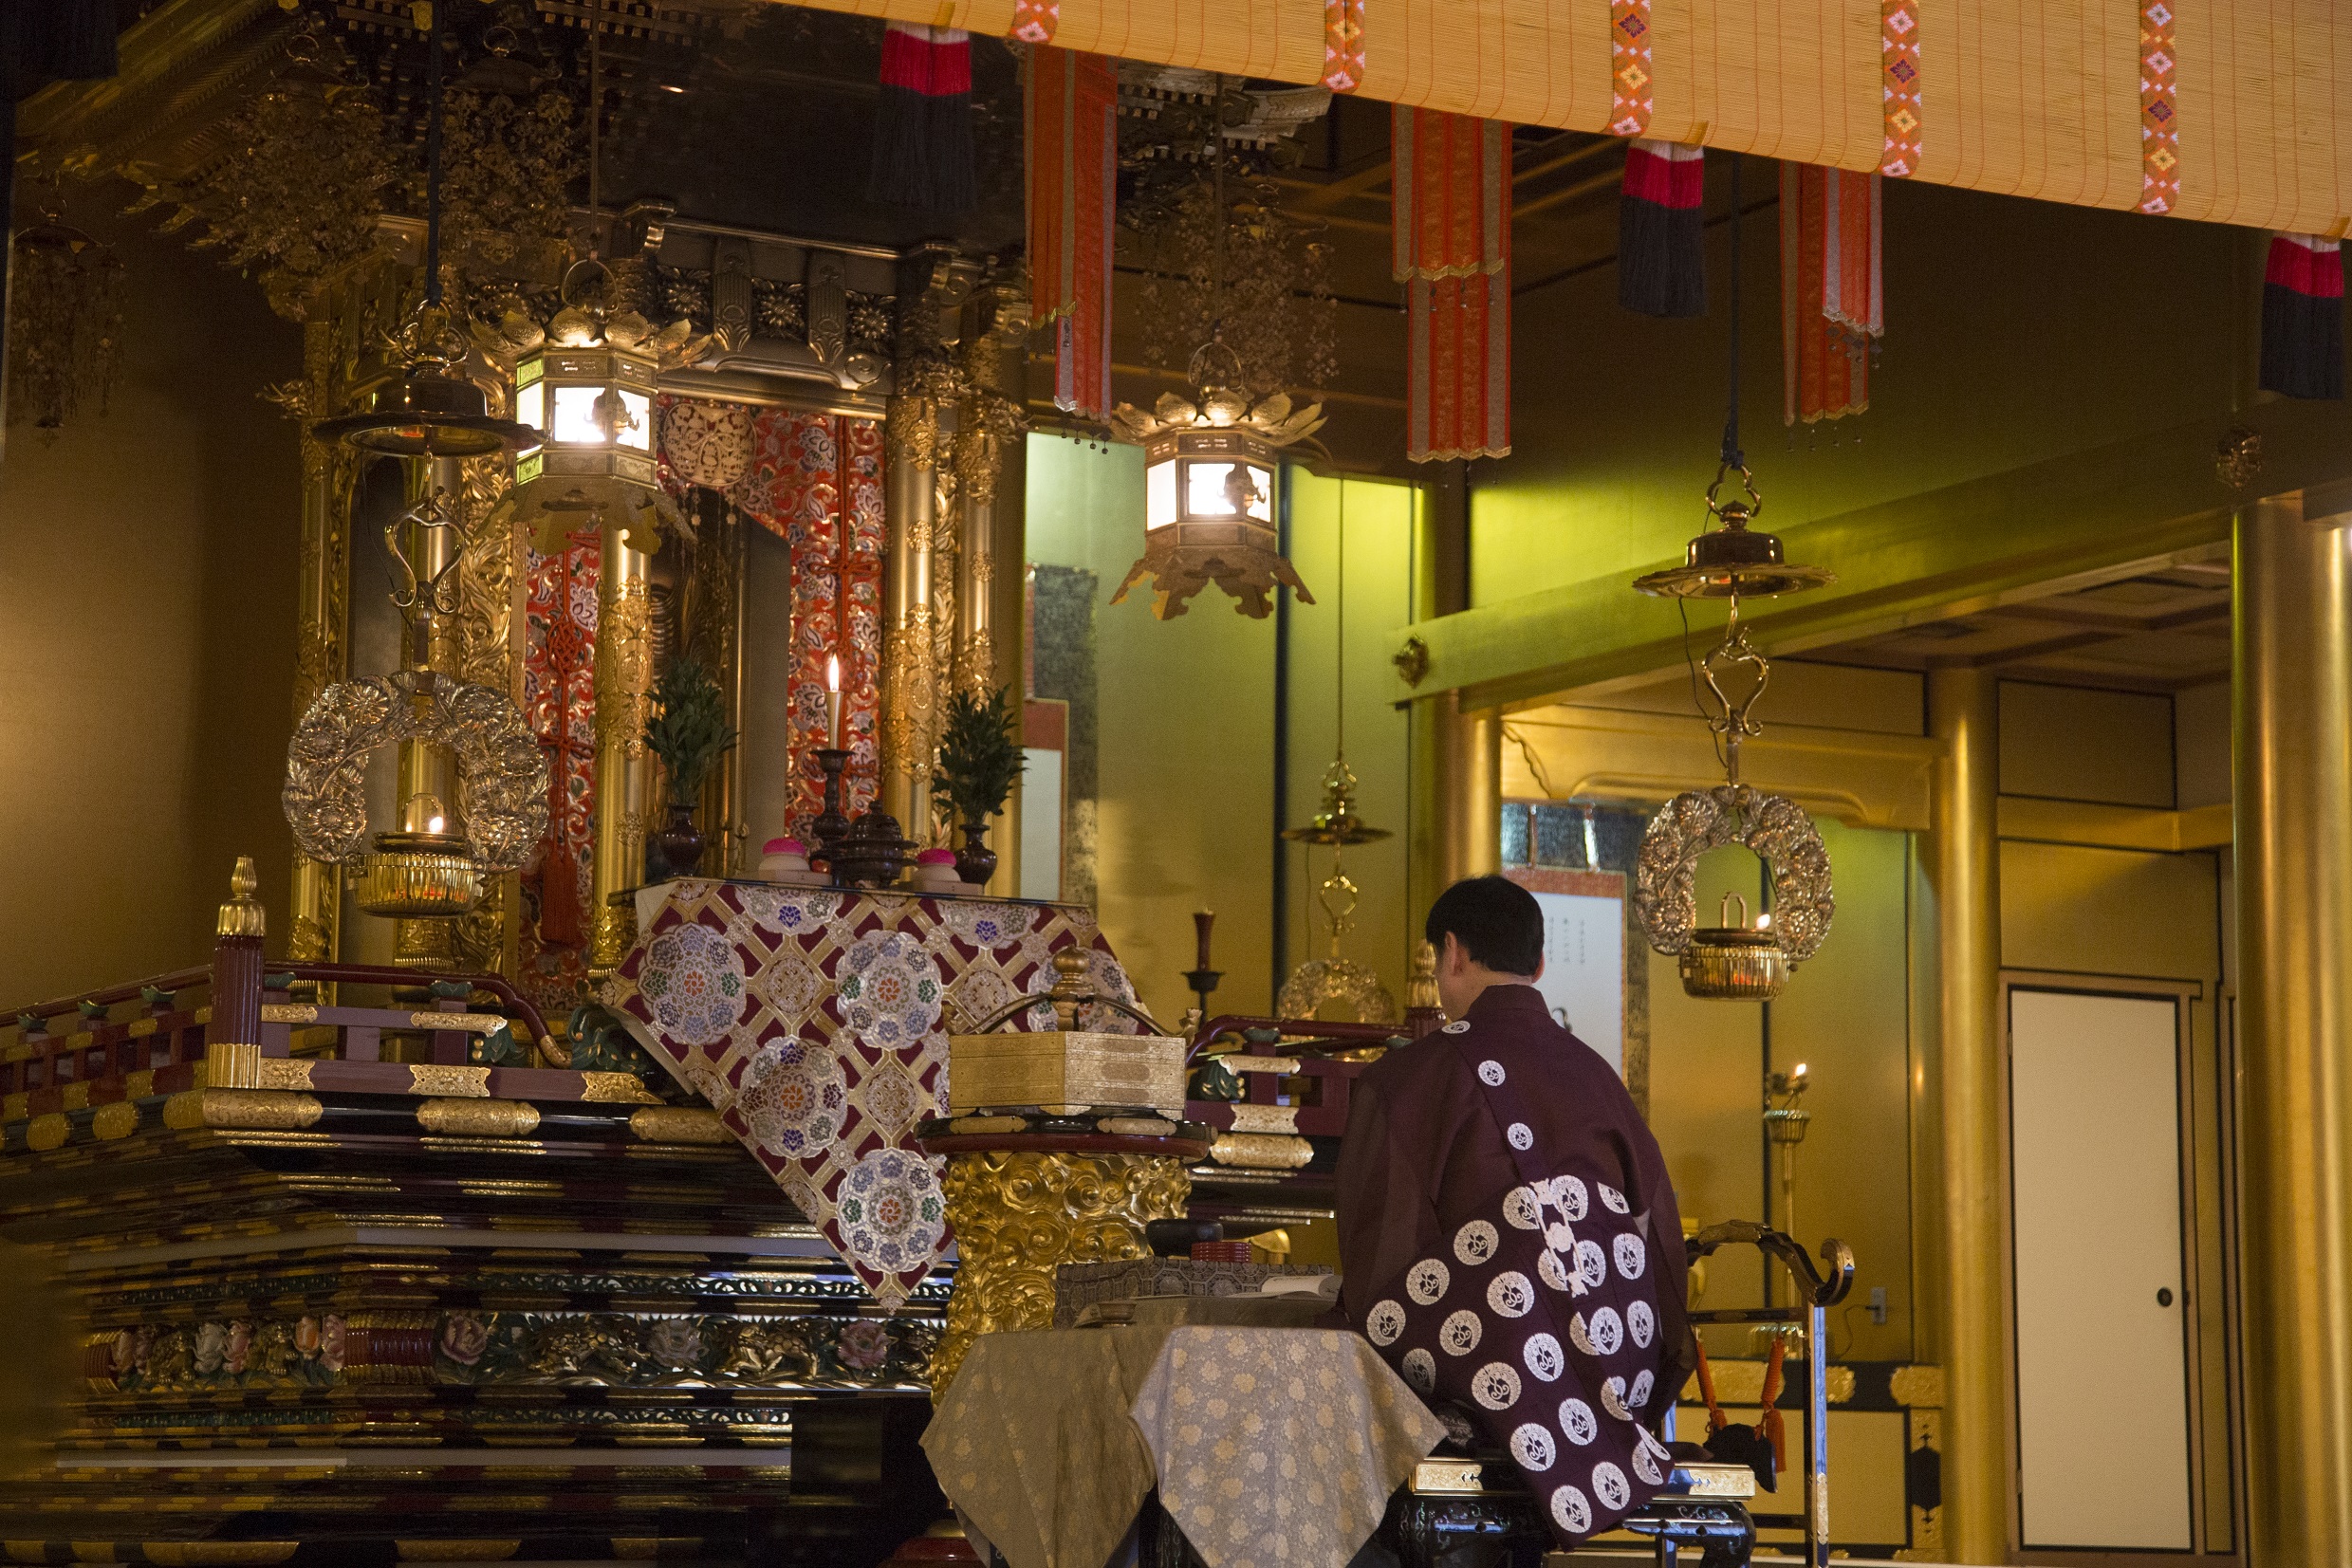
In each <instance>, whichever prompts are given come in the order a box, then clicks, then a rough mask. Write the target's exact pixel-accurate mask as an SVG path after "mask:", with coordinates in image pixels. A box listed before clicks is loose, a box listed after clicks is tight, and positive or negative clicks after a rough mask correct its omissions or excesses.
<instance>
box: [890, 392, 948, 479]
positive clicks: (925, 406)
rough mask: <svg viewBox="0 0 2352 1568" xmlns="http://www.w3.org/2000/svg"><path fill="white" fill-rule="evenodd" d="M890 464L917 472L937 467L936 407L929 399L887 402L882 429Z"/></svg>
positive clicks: (937, 407) (937, 425) (920, 398)
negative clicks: (904, 466) (916, 470)
mask: <svg viewBox="0 0 2352 1568" xmlns="http://www.w3.org/2000/svg"><path fill="white" fill-rule="evenodd" d="M882 435H883V441H884V443H885V451H886V452H887V454H888V457H889V459H890V461H891V462H894V463H905V464H908V465H910V466H911V467H914V468H917V469H935V468H937V467H938V466H939V405H938V403H937V402H936V401H935V400H934V399H932V398H930V397H893V398H892V399H890V404H889V408H888V411H887V419H886V422H885V423H884V425H883V427H882Z"/></svg>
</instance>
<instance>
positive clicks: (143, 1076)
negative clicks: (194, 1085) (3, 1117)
mask: <svg viewBox="0 0 2352 1568" xmlns="http://www.w3.org/2000/svg"><path fill="white" fill-rule="evenodd" d="M155 1092H156V1073H155V1069H154V1068H152V1067H141V1068H140V1069H139V1071H138V1072H136V1073H125V1074H124V1075H123V1076H122V1098H125V1099H145V1098H147V1097H148V1096H149V1095H152V1094H154V1093H155ZM10 1098H14V1097H13V1096H11V1097H10Z"/></svg>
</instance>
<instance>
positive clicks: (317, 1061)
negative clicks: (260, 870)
mask: <svg viewBox="0 0 2352 1568" xmlns="http://www.w3.org/2000/svg"><path fill="white" fill-rule="evenodd" d="M241 875H242V874H241ZM240 886H241V887H243V888H245V889H246V890H247V891H242V892H240V893H239V895H238V896H237V897H236V898H234V899H231V901H230V902H229V903H228V904H225V905H223V906H222V909H221V915H220V921H219V928H218V934H217V935H216V937H215V939H214V943H213V962H212V963H211V964H209V965H206V966H204V967H202V968H187V969H178V970H175V971H173V972H172V973H169V974H161V975H157V976H154V977H152V978H150V979H147V980H140V981H134V982H131V983H130V984H128V985H121V986H111V987H103V988H101V989H98V990H92V991H85V992H83V993H81V994H79V995H75V996H66V997H60V998H56V999H53V1000H50V1001H46V1002H40V1003H35V1004H33V1005H28V1006H22V1007H17V1008H13V1009H9V1011H8V1012H0V1019H5V1018H10V1017H12V1018H13V1019H14V1020H15V1023H14V1024H13V1025H12V1026H10V1025H0V1123H17V1122H23V1121H27V1120H28V1119H29V1120H31V1121H33V1122H34V1123H35V1124H36V1125H35V1127H34V1128H33V1130H32V1132H31V1133H30V1134H28V1136H27V1139H26V1141H27V1142H28V1144H29V1145H30V1146H31V1147H33V1148H35V1149H39V1148H44V1147H54V1146H56V1144H57V1143H60V1142H62V1141H63V1140H64V1138H65V1135H66V1131H65V1123H64V1118H65V1117H66V1116H71V1115H72V1114H73V1113H76V1112H85V1111H86V1112H96V1111H99V1110H100V1109H102V1108H103V1107H107V1106H113V1105H120V1106H123V1107H124V1110H123V1112H122V1113H120V1114H110V1115H111V1116H112V1119H111V1120H110V1121H109V1122H108V1123H107V1124H106V1125H104V1126H102V1127H100V1128H98V1129H97V1131H98V1133H99V1135H101V1136H112V1135H122V1134H124V1133H127V1132H128V1130H129V1127H130V1125H134V1124H135V1123H134V1122H132V1121H128V1120H126V1117H128V1116H130V1108H131V1106H132V1105H133V1104H135V1103H136V1102H138V1101H140V1100H145V1099H148V1098H153V1097H156V1096H172V1095H184V1094H187V1093H189V1092H190V1091H193V1090H276V1091H285V1090H306V1091H330V1092H334V1093H338V1094H362V1095H416V1096H428V1097H447V1096H454V1097H464V1098H496V1099H513V1100H525V1099H529V1100H570V1101H602V1102H620V1103H639V1104H652V1103H655V1102H656V1101H657V1096H656V1095H655V1094H654V1093H653V1091H652V1089H651V1088H650V1087H649V1086H648V1082H647V1079H649V1078H651V1079H656V1080H657V1081H658V1070H657V1068H654V1067H653V1064H652V1062H651V1061H650V1059H648V1058H645V1057H644V1056H643V1054H642V1053H641V1052H637V1051H635V1050H634V1049H633V1048H627V1047H623V1048H622V1049H621V1051H620V1052H616V1051H615V1050H612V1049H601V1050H590V1051H587V1052H584V1053H578V1054H576V1052H577V1047H578V1042H571V1041H568V1040H566V1039H565V1038H562V1037H560V1036H559V1035H558V1034H557V1033H556V1032H555V1031H553V1030H550V1029H549V1028H548V1026H547V1024H546V1020H545V1019H543V1018H542V1017H541V1016H540V1014H539V1011H538V1009H537V1008H536V1007H534V1006H533V1005H531V1004H530V1002H529V1001H528V999H526V998H525V997H524V996H523V995H522V994H521V993H520V992H518V991H517V990H516V989H515V988H514V987H513V986H512V985H510V984H509V982H507V981H506V980H504V979H502V978H501V977H499V976H497V975H481V974H461V973H442V972H437V971H426V970H417V969H402V968H380V967H378V966H374V965H365V964H324V963H290V964H284V965H278V966H271V965H270V964H269V962H268V960H267V958H266V957H265V955H264V953H263V950H262V947H263V942H262V930H261V927H262V922H261V917H260V907H259V906H258V905H257V904H255V903H253V902H252V900H251V898H250V883H243V882H241V883H240ZM354 993H374V994H373V995H371V996H370V997H369V999H368V1000H365V1001H361V1000H360V999H358V998H357V997H356V996H355V994H354ZM617 1056H618V1057H620V1060H619V1061H616V1060H615V1058H616V1057H617ZM624 1066H625V1067H628V1068H631V1069H642V1070H620V1069H621V1068H622V1067H624ZM52 1122H54V1123H55V1125H50V1123H52ZM118 1122H120V1123H123V1125H122V1127H121V1129H120V1131H119V1132H118V1131H117V1129H116V1126H115V1123H118Z"/></svg>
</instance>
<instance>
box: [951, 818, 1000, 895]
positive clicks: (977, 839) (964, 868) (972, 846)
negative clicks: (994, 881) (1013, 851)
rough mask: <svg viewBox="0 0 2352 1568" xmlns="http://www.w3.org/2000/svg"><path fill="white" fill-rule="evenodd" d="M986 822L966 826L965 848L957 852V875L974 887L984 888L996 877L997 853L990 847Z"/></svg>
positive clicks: (967, 823) (969, 823)
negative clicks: (990, 879) (989, 880)
mask: <svg viewBox="0 0 2352 1568" xmlns="http://www.w3.org/2000/svg"><path fill="white" fill-rule="evenodd" d="M988 831H989V825H988V823H986V822H966V823H965V824H964V847H963V848H961V849H959V850H957V851H956V852H955V875H956V876H960V877H962V878H963V879H964V880H965V881H966V882H968V883H970V884H972V886H973V887H983V886H986V885H987V883H988V879H989V878H990V877H991V876H995V875H996V852H995V851H994V850H992V849H991V848H989V846H988Z"/></svg>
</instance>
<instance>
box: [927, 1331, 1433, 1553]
mask: <svg viewBox="0 0 2352 1568" xmlns="http://www.w3.org/2000/svg"><path fill="white" fill-rule="evenodd" d="M1444 1436H1445V1428H1444V1426H1443V1425H1442V1424H1441V1423H1440V1422H1439V1421H1438V1420H1437V1418H1436V1417H1435V1415H1432V1414H1431V1413H1430V1412H1429V1410H1428V1409H1427V1407H1425V1406H1424V1405H1423V1404H1422V1403H1421V1401H1420V1399H1419V1397H1418V1396H1417V1395H1416V1394H1415V1393H1413V1391H1412V1390H1411V1389H1409V1388H1407V1387H1406V1386H1405V1384H1404V1382H1403V1381H1402V1379H1400V1378H1398V1375H1397V1374H1396V1373H1395V1372H1393V1371H1392V1370H1390V1368H1389V1367H1388V1365H1387V1364H1386V1363H1385V1362H1383V1361H1382V1360H1381V1359H1380V1356H1378V1355H1377V1354H1376V1353H1375V1352H1374V1351H1373V1349H1372V1347H1371V1346H1370V1345H1369V1344H1367V1343H1365V1342H1364V1340H1363V1339H1362V1338H1361V1337H1359V1336H1358V1335H1355V1334H1352V1333H1348V1332H1344V1331H1337V1330H1329V1329H1295V1328H1294V1329H1267V1328H1223V1327H1185V1328H1091V1329H1045V1330H1040V1331H1037V1332H1034V1333H1028V1334H991V1335H984V1336H982V1337H981V1338H980V1339H979V1340H978V1341H976V1342H975V1343H974V1344H973V1345H972V1354H971V1355H970V1356H967V1357H966V1358H965V1361H964V1365H963V1369H962V1370H961V1371H960V1372H959V1373H958V1374H956V1378H955V1382H954V1386H953V1387H952V1388H950V1389H949V1390H948V1394H947V1397H946V1398H945V1399H943V1400H941V1401H940V1404H939V1409H938V1411H937V1412H936V1413H935V1415H934V1416H933V1417H932V1422H931V1427H930V1430H928V1431H926V1432H925V1433H924V1434H923V1449H924V1451H925V1452H926V1453H927V1454H928V1455H929V1456H930V1458H931V1467H932V1470H933V1471H934V1473H935V1474H936V1475H937V1476H938V1478H939V1485H940V1486H941V1488H942V1489H943V1490H945V1491H946V1493H947V1495H948V1501H950V1502H951V1503H954V1504H955V1506H956V1508H957V1510H958V1511H959V1512H960V1513H961V1514H962V1515H963V1517H964V1518H965V1520H966V1521H967V1522H969V1524H970V1525H971V1526H972V1528H974V1529H976V1530H977V1531H978V1532H979V1533H980V1534H982V1535H984V1536H986V1537H987V1538H988V1540H989V1543H990V1544H991V1545H992V1546H994V1547H995V1548H996V1550H997V1551H999V1552H1001V1553H1003V1554H1004V1557H1005V1560H1006V1561H1007V1562H1008V1563H1009V1564H1010V1565H1011V1568H1102V1564H1103V1562H1104V1561H1105V1559H1108V1558H1109V1557H1110V1555H1111V1552H1112V1550H1113V1549H1114V1548H1116V1547H1117V1546H1118V1545H1119V1543H1120V1539H1121V1538H1122V1537H1123V1536H1124V1535H1125V1534H1126V1532H1127V1526H1128V1525H1129V1524H1130V1523H1131V1522H1133V1521H1134V1519H1135V1516H1136V1513H1137V1511H1138V1510H1139V1508H1140V1507H1141V1506H1142V1505H1143V1500H1144V1498H1145V1496H1146V1495H1147V1494H1148V1493H1149V1492H1150V1491H1151V1490H1152V1488H1153V1487H1154V1486H1155V1485H1157V1487H1158V1488H1159V1499H1160V1504H1161V1506H1163V1507H1165V1508H1166V1509H1167V1510H1168V1512H1169V1514H1170V1515H1171V1516H1172V1517H1173V1518H1174V1519H1175V1520H1176V1523H1177V1525H1178V1526H1179V1527H1181V1528H1182V1530H1183V1531H1184V1535H1185V1538H1186V1539H1187V1540H1190V1541H1191V1542H1192V1543H1193V1547H1194V1549H1195V1551H1197V1552H1199V1554H1200V1555H1201V1558H1202V1559H1203V1560H1205V1561H1206V1562H1207V1563H1208V1564H1209V1568H1276V1565H1280V1568H1325V1565H1336V1564H1342V1563H1345V1562H1346V1561H1347V1560H1348V1559H1349V1558H1350V1557H1352V1556H1353V1555H1354V1554H1355V1552H1356V1550H1357V1548H1358V1547H1360V1546H1361V1545H1362V1544H1363V1542H1364V1541H1365V1540H1368V1539H1370V1537H1371V1535H1372V1532H1373V1531H1374V1530H1375V1529H1377V1528H1378V1527H1379V1525H1380V1516H1381V1514H1382V1512H1383V1511H1384V1510H1385V1509H1386V1508H1387V1505H1388V1498H1389V1494H1390V1493H1391V1492H1393V1491H1395V1490H1396V1489H1397V1487H1398V1485H1402V1484H1403V1482H1404V1481H1405V1480H1406V1479H1407V1478H1408V1477H1409V1476H1411V1475H1412V1473H1413V1467H1414V1465H1415V1464H1416V1462H1417V1461H1418V1460H1420V1459H1421V1458H1423V1457H1424V1456H1425V1455H1427V1454H1428V1452H1429V1451H1430V1449H1432V1448H1435V1447H1436V1446H1437V1443H1438V1441H1439V1440H1440V1439H1441V1438H1443V1437H1444Z"/></svg>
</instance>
